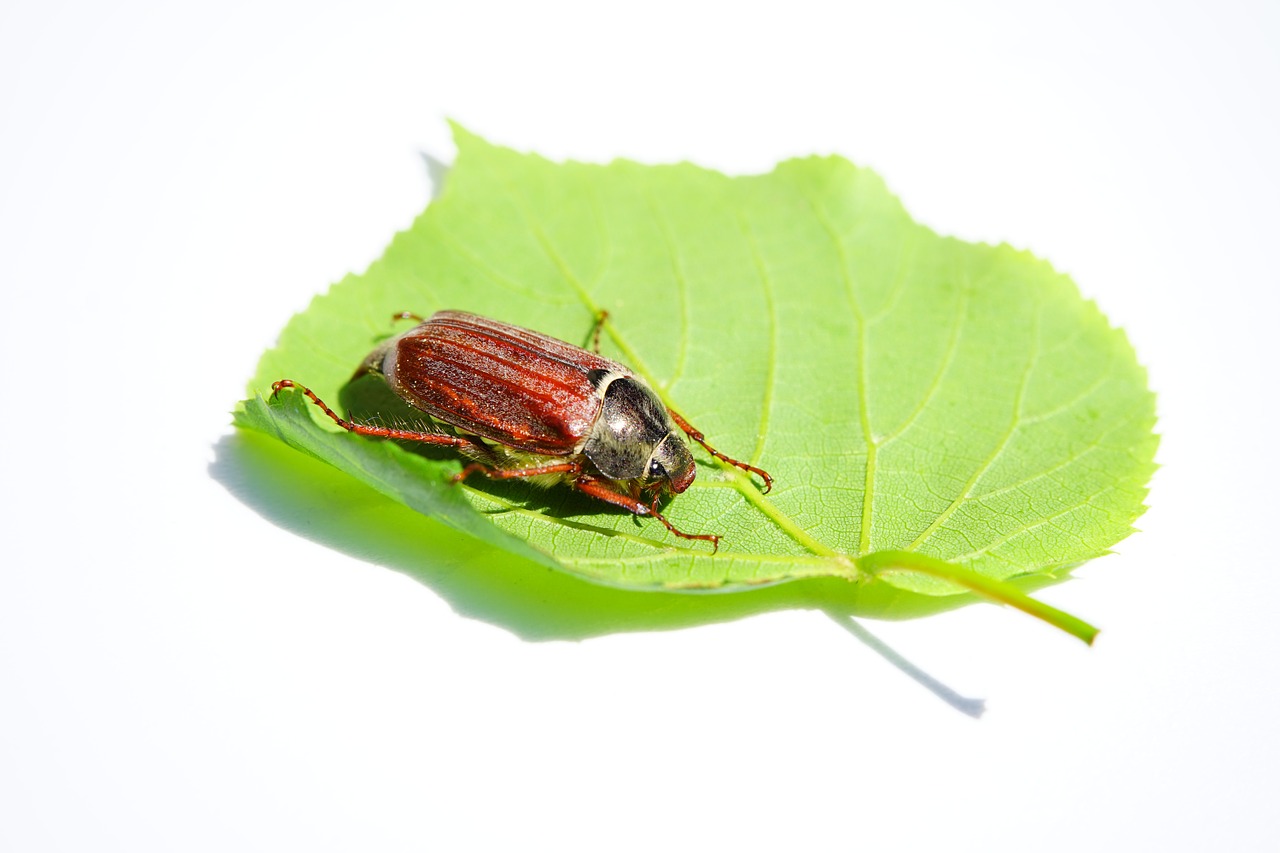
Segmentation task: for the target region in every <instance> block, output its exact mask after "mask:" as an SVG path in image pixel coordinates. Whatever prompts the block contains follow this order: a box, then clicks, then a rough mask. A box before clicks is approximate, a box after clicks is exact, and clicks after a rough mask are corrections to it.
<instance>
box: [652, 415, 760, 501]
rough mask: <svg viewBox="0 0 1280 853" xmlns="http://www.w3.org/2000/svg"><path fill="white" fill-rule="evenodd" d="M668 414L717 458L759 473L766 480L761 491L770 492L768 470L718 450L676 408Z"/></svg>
mask: <svg viewBox="0 0 1280 853" xmlns="http://www.w3.org/2000/svg"><path fill="white" fill-rule="evenodd" d="M667 414H669V415H671V420H673V421H675V422H676V426H678V427H680V429H682V430H684V432H685V435H687V436H689V438H692V439H693V440H694V441H696V442H698V444H701V445H702V447H703V449H704V450H706V451H707V452H708V453H710V454H711V455H712V456H714V457H715V458H717V459H719V460H720V461H721V462H728V463H729V464H730V465H733V466H735V467H737V468H741V469H742V470H743V471H750V472H751V473H753V474H759V475H760V478H761V479H763V480H764V489H762V490H761V491H763V492H764V493H765V494H768V492H769V490H770V489H772V488H773V477H771V476H769V472H768V471H766V470H764V469H763V468H757V467H756V466H754V465H748V464H747V463H746V462H741V461H739V460H737V459H734V458H733V457H731V456H725V455H724V454H723V453H721V452H720V451H719V450H716V449H715V448H714V447H712V446H711V445H709V444H707V440H706V436H704V435H703V434H702V433H701V432H699V431H698V430H696V429H694V428H693V424H691V423H689V422H688V421H686V420H685V419H684V418H683V417H681V415H680V413H679V412H677V411H676V410H675V409H672V408H670V407H668V408H667Z"/></svg>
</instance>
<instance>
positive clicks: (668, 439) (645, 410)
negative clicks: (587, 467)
mask: <svg viewBox="0 0 1280 853" xmlns="http://www.w3.org/2000/svg"><path fill="white" fill-rule="evenodd" d="M607 379H608V380H609V381H608V385H607V386H604V387H602V388H601V389H600V390H601V392H602V400H601V406H600V415H599V417H598V418H597V419H596V422H595V425H594V426H593V428H592V430H591V434H590V436H589V437H588V439H587V441H586V444H585V445H583V448H582V451H583V453H585V454H586V456H587V458H588V459H590V460H591V464H593V465H595V467H596V468H597V469H598V470H599V471H600V473H601V474H603V475H604V476H606V477H608V478H609V479H611V480H633V479H644V480H650V481H665V485H667V486H668V488H671V489H672V490H673V491H680V492H682V491H684V489H685V487H687V486H688V484H689V482H690V481H692V480H693V455H692V454H691V453H690V452H689V448H688V446H687V445H685V443H684V440H683V439H682V438H681V437H680V435H679V434H678V433H676V432H675V427H674V425H673V424H672V423H671V417H670V416H669V415H668V414H667V409H666V407H665V406H664V405H662V401H661V400H659V399H658V395H657V394H655V393H653V390H652V389H651V388H649V386H648V385H646V384H644V382H643V381H642V380H640V379H638V378H636V377H634V376H618V377H613V376H610V377H607Z"/></svg>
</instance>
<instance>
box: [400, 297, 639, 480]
mask: <svg viewBox="0 0 1280 853" xmlns="http://www.w3.org/2000/svg"><path fill="white" fill-rule="evenodd" d="M593 370H605V371H613V372H618V373H622V374H624V375H630V373H631V372H630V371H629V370H628V369H627V368H626V367H625V366H623V365H621V364H619V363H618V362H615V361H611V360H610V359H607V358H603V357H601V356H599V355H596V354H595V353H592V352H589V351H587V350H584V349H582V348H580V347H575V346H573V345H572V344H568V343H565V342H564V341H560V340H556V339H555V338H552V337H548V336H546V335H540V334H538V333H537V332H531V331H529V330H528V329H522V328H519V327H517V326H511V325H508V324H506V323H500V322H498V321H496V320H490V319H487V318H484V317H478V316H476V315H474V314H467V313H464V312H461V311H440V312H438V313H437V314H435V315H433V316H432V317H431V318H430V319H428V320H427V321H426V322H424V323H422V324H421V325H419V326H417V327H416V328H414V329H411V330H410V331H408V332H406V333H405V334H404V335H401V336H400V337H399V338H397V339H395V340H393V341H391V342H389V344H388V346H387V350H386V356H385V359H384V361H383V365H382V372H383V373H384V374H385V375H386V377H387V381H388V383H390V385H391V388H392V389H393V390H395V392H396V393H397V394H399V395H400V397H402V398H403V399H404V400H405V401H406V402H407V403H409V404H410V405H412V406H415V407H417V408H419V409H422V410H423V411H425V412H427V413H428V414H429V415H431V416H432V417H434V418H437V419H439V420H441V421H444V422H445V423H448V424H452V425H453V426H455V427H457V428H459V429H461V430H465V431H466V432H470V433H475V434H476V435H480V436H483V437H485V438H488V439H491V440H493V441H497V442H500V443H502V444H505V445H509V446H511V447H515V448H518V449H520V450H526V451H530V452H533V453H541V454H547V455H550V456H567V455H569V454H571V453H574V452H576V451H577V450H578V449H579V448H580V444H581V442H582V441H583V440H584V439H585V438H586V436H587V435H588V434H589V433H590V431H591V427H592V424H594V423H595V420H596V417H597V416H598V415H599V413H600V405H601V401H600V397H599V395H598V394H597V392H596V389H595V386H594V385H593V384H592V383H591V381H590V379H589V378H588V376H587V374H588V373H589V372H591V371H593Z"/></svg>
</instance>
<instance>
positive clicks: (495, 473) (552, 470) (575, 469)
mask: <svg viewBox="0 0 1280 853" xmlns="http://www.w3.org/2000/svg"><path fill="white" fill-rule="evenodd" d="M581 471H582V463H581V462H554V463H552V464H550V465H539V466H537V467H536V468H490V467H489V466H487V465H481V464H480V463H479V462H472V463H471V464H470V465H468V466H467V467H465V468H463V469H462V470H461V471H459V472H458V473H457V474H454V475H453V482H455V483H460V482H462V481H463V480H465V479H467V477H468V476H469V475H471V474H475V473H477V472H478V473H481V474H484V475H485V476H486V477H488V478H489V479H490V480H513V479H516V478H520V477H540V476H542V475H543V474H574V475H576V474H579V473H581Z"/></svg>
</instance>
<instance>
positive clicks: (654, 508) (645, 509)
mask: <svg viewBox="0 0 1280 853" xmlns="http://www.w3.org/2000/svg"><path fill="white" fill-rule="evenodd" d="M573 485H574V487H575V488H577V489H578V490H580V491H582V492H585V493H586V494H588V495H591V497H593V498H598V499H600V500H602V501H605V502H606V503H611V504H613V505H614V506H620V507H622V508H623V509H627V510H630V511H631V512H633V513H635V514H636V515H652V516H653V517H654V518H656V519H658V521H661V522H662V525H663V527H665V528H667V529H668V530H670V531H671V532H672V534H674V535H676V536H679V537H680V538H681V539H701V540H702V541H703V542H710V543H711V553H712V554H714V553H715V552H716V551H719V550H720V537H719V536H716V535H715V534H714V533H685V532H684V531H683V530H680V529H678V528H677V527H676V526H675V525H674V524H672V523H671V522H669V521H667V518H666V516H664V515H663V514H662V513H660V512H658V497H657V496H656V495H655V496H654V498H653V503H651V504H646V503H645V502H644V501H642V500H640V499H638V498H633V497H631V496H629V495H624V494H622V492H617V491H614V490H613V489H611V488H610V487H609V486H608V485H607V484H606V483H605V482H604V481H602V480H596V479H594V478H587V477H579V478H578V479H577V480H575V481H574V483H573Z"/></svg>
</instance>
